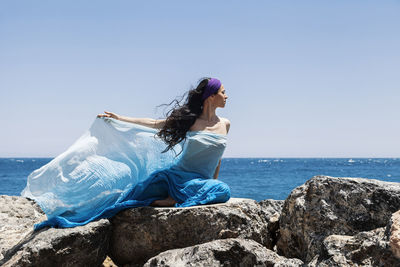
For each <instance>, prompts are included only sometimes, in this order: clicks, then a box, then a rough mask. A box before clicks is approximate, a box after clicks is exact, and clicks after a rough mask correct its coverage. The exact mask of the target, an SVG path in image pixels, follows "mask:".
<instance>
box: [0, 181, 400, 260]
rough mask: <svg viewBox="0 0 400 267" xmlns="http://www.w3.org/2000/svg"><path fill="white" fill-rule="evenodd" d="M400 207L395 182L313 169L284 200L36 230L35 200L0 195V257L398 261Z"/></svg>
mask: <svg viewBox="0 0 400 267" xmlns="http://www.w3.org/2000/svg"><path fill="white" fill-rule="evenodd" d="M398 210H400V184H399V183H388V182H381V181H377V180H370V179H361V178H334V177H328V176H316V177H313V178H312V179H310V180H309V181H307V182H306V183H305V184H304V185H302V186H300V187H297V188H296V189H294V190H293V191H292V193H291V194H290V196H289V197H288V198H287V199H286V200H285V201H276V200H263V201H261V202H259V203H257V202H256V201H254V200H250V199H231V200H230V201H229V202H227V203H222V204H213V205H204V206H195V207H190V208H153V207H143V208H134V209H128V210H125V211H122V212H120V213H119V214H117V215H116V216H114V218H112V219H111V220H110V221H111V223H110V221H109V220H100V221H97V222H92V223H90V224H87V225H86V226H82V227H76V228H69V229H43V230H41V231H38V232H33V231H32V229H33V224H34V223H37V222H39V221H42V220H43V219H44V218H45V215H44V214H43V212H42V211H41V210H40V208H39V207H38V206H37V205H36V204H35V203H34V202H33V201H30V200H28V199H26V198H22V197H11V196H0V230H1V231H0V265H4V266H32V265H33V266H76V265H79V266H82V265H83V266H85V265H86V266H100V265H101V263H102V262H103V261H104V259H105V257H106V255H109V256H110V258H108V259H107V260H106V261H104V263H103V266H117V265H119V266H121V265H125V264H127V266H142V265H143V264H146V266H180V265H189V266H204V265H210V266H220V265H223V266H241V265H242V266H248V265H250V266H252V265H259V266H301V265H303V262H304V265H303V266H309V267H316V266H321V267H327V266H400V260H399V258H398V257H396V256H398V255H399V254H400V241H399V240H400V211H398ZM396 211H398V212H396ZM395 212H396V213H395ZM393 213H394V214H393ZM392 215H393V216H392ZM296 258H297V259H296Z"/></svg>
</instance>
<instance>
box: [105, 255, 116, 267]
mask: <svg viewBox="0 0 400 267" xmlns="http://www.w3.org/2000/svg"><path fill="white" fill-rule="evenodd" d="M101 267H118V266H117V265H116V264H115V263H114V262H113V261H112V259H111V258H110V257H108V256H107V258H106V259H105V260H104V261H103V264H102V266H101Z"/></svg>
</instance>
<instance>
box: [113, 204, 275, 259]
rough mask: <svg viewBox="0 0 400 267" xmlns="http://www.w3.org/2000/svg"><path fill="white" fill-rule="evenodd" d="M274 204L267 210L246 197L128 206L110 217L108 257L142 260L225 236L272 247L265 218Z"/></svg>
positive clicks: (269, 216) (267, 217)
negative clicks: (183, 204)
mask: <svg viewBox="0 0 400 267" xmlns="http://www.w3.org/2000/svg"><path fill="white" fill-rule="evenodd" d="M271 203H274V201H271ZM274 204H275V206H276V208H274V207H270V210H269V211H263V209H262V208H261V206H260V205H259V204H257V202H256V201H254V200H250V199H231V200H230V201H229V202H227V203H223V204H214V205H204V206H196V207H190V208H152V207H144V208H137V209H129V210H126V211H123V212H121V213H119V214H118V215H116V216H115V217H114V218H113V219H112V225H113V234H112V238H111V247H110V257H111V258H112V260H113V261H114V262H115V263H117V264H126V263H144V262H146V260H147V259H149V258H150V257H153V256H155V255H157V254H159V253H160V252H163V251H166V250H169V249H175V248H184V247H188V246H193V245H196V244H200V243H204V242H208V241H212V240H216V239H225V238H246V239H252V240H255V241H256V242H258V243H260V244H262V245H264V246H265V247H266V248H269V249H272V248H273V245H274V244H273V243H271V241H272V240H273V237H271V235H270V233H269V231H268V224H269V221H268V220H269V219H270V218H273V215H274V216H275V217H276V214H275V213H276V212H279V209H280V205H279V204H277V203H274Z"/></svg>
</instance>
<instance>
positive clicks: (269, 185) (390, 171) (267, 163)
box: [0, 158, 400, 201]
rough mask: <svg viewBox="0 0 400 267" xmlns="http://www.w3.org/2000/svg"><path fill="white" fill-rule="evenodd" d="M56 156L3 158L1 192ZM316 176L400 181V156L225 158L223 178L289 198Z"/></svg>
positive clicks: (242, 191) (237, 186)
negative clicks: (293, 191) (299, 187)
mask: <svg viewBox="0 0 400 267" xmlns="http://www.w3.org/2000/svg"><path fill="white" fill-rule="evenodd" d="M51 160H52V158H0V195H11V196H19V195H20V193H21V191H22V190H23V189H24V187H25V185H26V180H27V177H28V175H29V174H30V173H31V172H32V171H34V170H35V169H38V168H40V167H41V166H43V165H45V164H47V163H48V162H49V161H51ZM315 175H328V176H333V177H362V178H369V179H377V180H382V181H388V182H400V158H223V159H222V162H221V169H220V173H219V179H220V180H221V181H224V182H225V183H227V184H228V185H229V186H230V188H231V193H232V197H237V198H251V199H255V200H257V201H260V200H264V199H277V200H283V199H286V198H287V196H288V195H289V194H290V192H291V191H292V190H293V189H294V188H296V187H298V186H300V185H302V184H304V183H305V182H306V181H307V180H309V179H311V178H312V177H313V176H315Z"/></svg>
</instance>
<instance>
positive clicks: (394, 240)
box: [387, 210, 400, 259]
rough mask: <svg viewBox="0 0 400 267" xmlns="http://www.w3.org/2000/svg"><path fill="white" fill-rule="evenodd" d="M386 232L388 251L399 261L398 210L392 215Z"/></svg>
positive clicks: (399, 227) (399, 225)
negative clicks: (387, 235) (387, 234)
mask: <svg viewBox="0 0 400 267" xmlns="http://www.w3.org/2000/svg"><path fill="white" fill-rule="evenodd" d="M387 232H388V233H389V245H390V249H391V251H392V252H393V254H394V255H395V256H396V257H397V258H399V259H400V210H398V211H396V212H395V213H393V215H392V218H391V219H390V222H389V225H388V227H387Z"/></svg>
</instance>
